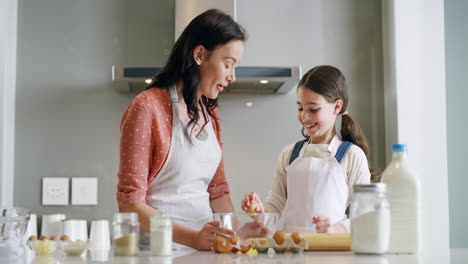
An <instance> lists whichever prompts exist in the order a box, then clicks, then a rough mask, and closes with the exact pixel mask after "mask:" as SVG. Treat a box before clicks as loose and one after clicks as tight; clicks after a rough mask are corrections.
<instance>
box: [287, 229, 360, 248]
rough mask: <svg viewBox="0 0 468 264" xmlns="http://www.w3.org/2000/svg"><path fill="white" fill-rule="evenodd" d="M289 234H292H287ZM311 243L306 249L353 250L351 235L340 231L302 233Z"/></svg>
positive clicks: (308, 242)
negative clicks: (336, 232) (334, 232)
mask: <svg viewBox="0 0 468 264" xmlns="http://www.w3.org/2000/svg"><path fill="white" fill-rule="evenodd" d="M287 235H288V236H289V235H290V234H287ZM301 235H302V237H304V239H305V241H306V242H307V244H308V245H309V247H308V248H307V249H306V250H323V251H348V250H351V237H350V235H349V234H346V233H340V234H332V233H301Z"/></svg>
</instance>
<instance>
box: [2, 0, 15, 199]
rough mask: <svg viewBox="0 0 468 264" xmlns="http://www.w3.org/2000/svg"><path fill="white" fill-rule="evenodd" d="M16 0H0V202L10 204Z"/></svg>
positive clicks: (12, 159)
mask: <svg viewBox="0 0 468 264" xmlns="http://www.w3.org/2000/svg"><path fill="white" fill-rule="evenodd" d="M17 15H18V2H17V0H6V1H1V2H0V205H1V206H5V207H12V206H13V183H14V181H13V175H14V140H15V94H16V35H17Z"/></svg>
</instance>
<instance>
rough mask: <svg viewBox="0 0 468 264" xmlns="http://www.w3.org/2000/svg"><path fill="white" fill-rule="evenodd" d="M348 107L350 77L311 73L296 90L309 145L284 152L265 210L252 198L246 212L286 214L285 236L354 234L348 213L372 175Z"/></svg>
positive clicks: (324, 70)
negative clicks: (355, 190)
mask: <svg viewBox="0 0 468 264" xmlns="http://www.w3.org/2000/svg"><path fill="white" fill-rule="evenodd" d="M347 107H348V90H347V88H346V83H345V77H344V76H343V74H342V73H341V72H340V71H339V70H338V69H337V68H335V67H332V66H318V67H315V68H313V69H311V70H309V71H308V72H307V73H306V74H305V75H304V76H303V77H302V79H301V80H300V82H299V85H298V89H297V110H298V113H297V119H298V120H299V123H301V125H302V134H303V135H304V137H305V138H306V139H305V140H302V141H299V142H297V143H296V144H292V145H289V146H287V147H286V148H284V149H283V151H282V152H281V154H280V156H279V158H278V162H277V169H276V175H275V178H274V180H273V185H272V189H271V191H270V193H269V195H268V198H267V200H266V202H265V205H263V204H262V203H261V201H260V199H259V198H258V196H257V194H256V193H251V194H249V195H246V197H245V199H244V200H243V201H242V210H244V211H246V212H247V211H252V210H254V211H256V212H265V211H267V212H281V213H282V214H283V215H284V227H283V229H284V231H286V232H320V233H327V232H330V233H342V232H349V230H350V228H349V220H347V219H346V214H345V213H346V208H347V207H348V205H349V202H350V197H351V191H352V186H353V185H354V184H368V183H369V182H370V178H371V174H370V169H369V166H368V160H367V154H368V147H367V143H366V139H365V138H364V135H363V133H362V131H361V129H360V127H359V125H358V124H357V123H356V122H354V121H353V119H352V118H351V116H350V115H349V114H348V112H347V111H346V109H347ZM337 116H341V117H342V121H341V131H340V132H341V133H340V134H341V135H338V134H337V133H336V130H335V120H336V117H337ZM314 224H315V225H314Z"/></svg>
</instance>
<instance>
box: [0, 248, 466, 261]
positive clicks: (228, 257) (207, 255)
mask: <svg viewBox="0 0 468 264" xmlns="http://www.w3.org/2000/svg"><path fill="white" fill-rule="evenodd" d="M0 263H22V264H26V263H32V264H46V263H47V264H48V263H51V264H52V263H64V264H67V263H70V264H72V263H73V264H79V263H122V264H124V263H125V264H146V263H155V264H185V263H187V264H192V263H236V264H237V263H265V264H267V263H271V264H280V263H281V264H284V263H294V264H301V263H321V264H327V263H346V264H355V263H359V264H371V263H372V264H393V263H395V264H397V263H398V264H406V263H408V264H410V263H411V264H431V263H434V264H436V263H437V264H440V263H444V264H448V263H451V264H462V263H464V264H465V263H468V248H457V249H451V250H450V256H440V255H431V256H429V255H419V256H416V255H383V256H370V255H369V256H367V255H354V254H353V253H352V252H349V251H334V252H332V251H321V252H317V251H315V252H312V251H307V252H304V253H303V254H291V253H286V254H274V255H268V254H259V255H258V256H254V257H251V256H247V255H241V256H239V255H236V254H233V253H230V254H216V253H212V252H197V251H174V256H172V257H153V256H150V255H149V251H142V252H140V254H139V256H137V257H113V256H110V257H109V258H108V259H107V260H106V259H100V262H98V261H96V259H93V258H92V256H91V253H90V252H87V253H86V256H82V257H64V258H59V259H57V258H53V257H28V256H26V257H24V258H21V259H17V260H15V261H13V260H11V259H7V258H6V257H2V256H0Z"/></svg>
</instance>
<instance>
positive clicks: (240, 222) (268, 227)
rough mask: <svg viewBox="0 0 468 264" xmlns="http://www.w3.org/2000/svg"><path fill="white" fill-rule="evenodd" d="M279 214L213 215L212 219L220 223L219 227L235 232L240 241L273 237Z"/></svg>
mask: <svg viewBox="0 0 468 264" xmlns="http://www.w3.org/2000/svg"><path fill="white" fill-rule="evenodd" d="M279 218H280V214H278V213H254V214H248V213H214V214H213V219H214V220H217V221H220V222H221V227H224V228H227V229H231V230H234V231H236V235H237V236H238V237H240V238H241V239H246V238H255V237H269V238H271V237H273V234H274V233H275V231H276V228H277V225H278V221H279Z"/></svg>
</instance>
